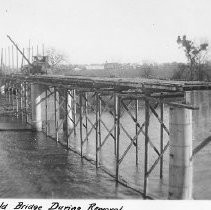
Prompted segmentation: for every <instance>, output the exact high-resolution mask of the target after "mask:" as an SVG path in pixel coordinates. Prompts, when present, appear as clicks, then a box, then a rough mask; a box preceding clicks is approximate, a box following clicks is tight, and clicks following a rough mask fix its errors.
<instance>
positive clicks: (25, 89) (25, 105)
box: [24, 82, 28, 123]
mask: <svg viewBox="0 0 211 210" xmlns="http://www.w3.org/2000/svg"><path fill="white" fill-rule="evenodd" d="M27 111H28V110H27V84H26V82H24V116H25V122H26V123H28V113H27Z"/></svg>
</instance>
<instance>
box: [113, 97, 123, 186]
mask: <svg viewBox="0 0 211 210" xmlns="http://www.w3.org/2000/svg"><path fill="white" fill-rule="evenodd" d="M114 98H115V139H116V181H117V182H118V180H119V136H120V103H121V98H120V96H119V95H118V94H116V93H115V95H114Z"/></svg>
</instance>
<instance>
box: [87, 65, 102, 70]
mask: <svg viewBox="0 0 211 210" xmlns="http://www.w3.org/2000/svg"><path fill="white" fill-rule="evenodd" d="M85 67H86V69H87V70H103V69H104V65H102V64H90V65H86V66H85Z"/></svg>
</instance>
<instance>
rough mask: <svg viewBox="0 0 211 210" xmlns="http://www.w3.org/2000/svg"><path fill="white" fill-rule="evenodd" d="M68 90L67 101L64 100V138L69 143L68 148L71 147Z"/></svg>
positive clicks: (66, 92) (66, 91)
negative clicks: (69, 141)
mask: <svg viewBox="0 0 211 210" xmlns="http://www.w3.org/2000/svg"><path fill="white" fill-rule="evenodd" d="M68 95H69V94H68V90H67V89H66V90H65V95H64V97H65V102H64V117H65V120H64V138H65V143H66V145H67V148H68V147H69V145H68V130H69V129H68V121H69V120H68V114H69V113H68Z"/></svg>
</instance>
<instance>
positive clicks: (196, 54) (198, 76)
mask: <svg viewBox="0 0 211 210" xmlns="http://www.w3.org/2000/svg"><path fill="white" fill-rule="evenodd" d="M177 43H178V44H179V45H180V46H181V47H182V48H183V49H184V51H185V55H186V57H187V60H188V66H187V67H188V68H186V71H188V72H187V74H186V75H187V77H186V79H188V80H203V78H204V76H206V75H207V74H206V72H205V71H204V66H205V56H206V54H207V48H208V43H206V42H205V43H202V44H200V45H199V46H196V45H195V44H194V43H193V42H192V41H191V40H188V39H187V38H186V35H184V36H183V37H182V39H181V37H180V36H178V38H177Z"/></svg>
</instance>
